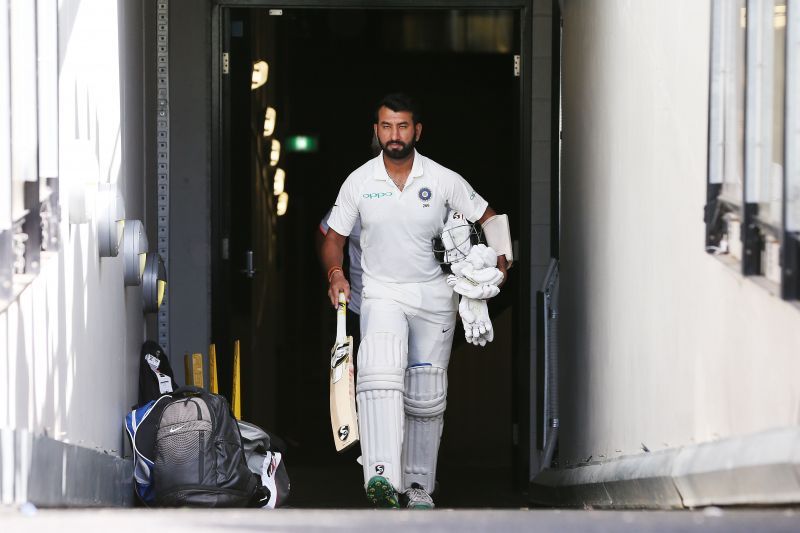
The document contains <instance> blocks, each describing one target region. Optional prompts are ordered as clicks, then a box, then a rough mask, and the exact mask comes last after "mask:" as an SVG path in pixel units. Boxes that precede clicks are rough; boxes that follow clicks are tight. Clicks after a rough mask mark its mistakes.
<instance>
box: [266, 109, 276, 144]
mask: <svg viewBox="0 0 800 533" xmlns="http://www.w3.org/2000/svg"><path fill="white" fill-rule="evenodd" d="M277 115H278V113H277V112H276V111H275V108H274V107H268V108H267V110H266V111H265V112H264V137H269V136H270V135H272V132H274V131H275V119H276V118H277Z"/></svg>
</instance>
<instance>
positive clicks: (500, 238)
mask: <svg viewBox="0 0 800 533" xmlns="http://www.w3.org/2000/svg"><path fill="white" fill-rule="evenodd" d="M503 216H504V217H505V215H503ZM490 220H491V221H490ZM500 220H501V219H499V218H498V215H497V212H496V211H495V210H494V209H492V208H491V207H487V208H486V211H484V212H483V215H481V218H479V219H478V222H479V223H480V224H481V226H482V227H483V226H484V224H485V223H486V222H487V221H490V222H489V226H490V231H489V232H488V233H487V232H486V231H484V236H485V237H486V243H487V244H488V245H489V247H490V248H493V249H494V250H495V252H497V268H498V270H500V272H502V273H503V281H501V282H500V285H498V286H499V287H502V286H503V284H505V282H506V280H507V279H508V269H509V267H510V266H511V264H510V263H509V262H508V259H507V257H506V255H507V253H508V254H510V253H511V242H510V241H511V235H510V233H509V234H508V235H507V236H504V235H502V233H503V232H505V233H508V218H507V217H506V218H505V226H504V227H501V226H502V224H503V222H499V223H498V222H495V221H500ZM494 226H497V228H495V227H494ZM495 229H496V231H495ZM506 241H507V242H506Z"/></svg>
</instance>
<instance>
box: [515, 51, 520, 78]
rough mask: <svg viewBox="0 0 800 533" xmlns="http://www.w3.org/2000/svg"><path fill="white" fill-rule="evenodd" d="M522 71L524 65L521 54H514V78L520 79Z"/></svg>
mask: <svg viewBox="0 0 800 533" xmlns="http://www.w3.org/2000/svg"><path fill="white" fill-rule="evenodd" d="M521 70H522V63H521V59H520V55H519V54H514V77H515V78H519V76H520V72H521Z"/></svg>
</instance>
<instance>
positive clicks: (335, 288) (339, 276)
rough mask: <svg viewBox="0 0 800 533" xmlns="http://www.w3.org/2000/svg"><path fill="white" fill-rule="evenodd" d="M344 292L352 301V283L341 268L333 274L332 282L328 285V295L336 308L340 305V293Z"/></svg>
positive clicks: (346, 298) (346, 297) (345, 296)
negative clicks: (348, 281)
mask: <svg viewBox="0 0 800 533" xmlns="http://www.w3.org/2000/svg"><path fill="white" fill-rule="evenodd" d="M340 292H343V293H344V298H345V300H347V301H348V303H349V302H350V284H349V283H347V279H346V278H345V277H344V273H343V272H342V271H341V270H337V271H336V272H334V273H333V276H331V283H330V286H329V287H328V297H329V298H330V299H331V305H332V306H333V307H334V309H335V308H337V307H339V293H340Z"/></svg>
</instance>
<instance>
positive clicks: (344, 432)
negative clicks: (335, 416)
mask: <svg viewBox="0 0 800 533" xmlns="http://www.w3.org/2000/svg"><path fill="white" fill-rule="evenodd" d="M349 436H350V426H348V425H344V426H342V427H340V428H339V440H342V441H345V440H347V437H349Z"/></svg>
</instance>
